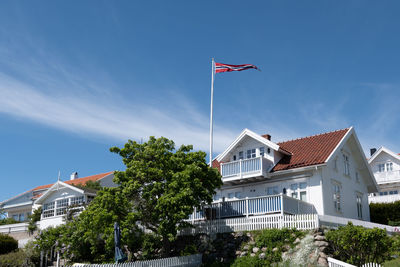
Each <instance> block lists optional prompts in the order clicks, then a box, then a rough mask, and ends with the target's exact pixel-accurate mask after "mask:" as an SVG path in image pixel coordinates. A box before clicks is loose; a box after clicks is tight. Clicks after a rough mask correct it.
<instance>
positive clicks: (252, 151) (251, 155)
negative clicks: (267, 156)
mask: <svg viewBox="0 0 400 267" xmlns="http://www.w3.org/2000/svg"><path fill="white" fill-rule="evenodd" d="M255 157H256V149H255V148H253V149H249V150H247V158H248V159H251V158H255Z"/></svg>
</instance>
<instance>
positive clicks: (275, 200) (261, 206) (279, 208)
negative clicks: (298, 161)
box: [189, 193, 316, 221]
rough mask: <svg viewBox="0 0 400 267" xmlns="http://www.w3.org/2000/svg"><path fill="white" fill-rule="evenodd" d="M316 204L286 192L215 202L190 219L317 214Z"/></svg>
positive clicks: (197, 211)
mask: <svg viewBox="0 0 400 267" xmlns="http://www.w3.org/2000/svg"><path fill="white" fill-rule="evenodd" d="M315 213H316V210H315V208H314V205H312V204H310V203H308V202H305V201H302V200H299V199H296V198H292V197H289V196H286V195H284V194H282V193H281V194H279V195H272V196H263V197H254V198H244V199H238V200H228V201H220V202H214V203H212V204H211V205H208V206H204V207H203V208H202V210H196V209H195V210H194V212H193V214H191V215H190V216H189V220H190V221H197V220H205V219H208V220H210V219H211V220H212V219H223V218H231V217H249V216H255V215H265V214H281V215H284V214H291V215H294V214H315Z"/></svg>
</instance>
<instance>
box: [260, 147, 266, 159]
mask: <svg viewBox="0 0 400 267" xmlns="http://www.w3.org/2000/svg"><path fill="white" fill-rule="evenodd" d="M264 153H265V148H264V147H260V156H261V157H264Z"/></svg>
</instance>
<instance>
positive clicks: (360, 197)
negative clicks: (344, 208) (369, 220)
mask: <svg viewBox="0 0 400 267" xmlns="http://www.w3.org/2000/svg"><path fill="white" fill-rule="evenodd" d="M362 200H363V194H362V193H360V192H356V205H357V217H358V218H359V219H362V218H363V211H362V208H363V206H362Z"/></svg>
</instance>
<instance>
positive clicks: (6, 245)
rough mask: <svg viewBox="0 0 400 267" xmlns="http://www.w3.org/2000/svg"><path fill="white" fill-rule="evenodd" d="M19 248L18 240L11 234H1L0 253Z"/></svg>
mask: <svg viewBox="0 0 400 267" xmlns="http://www.w3.org/2000/svg"><path fill="white" fill-rule="evenodd" d="M17 248H18V241H17V240H15V239H14V238H12V237H11V236H8V235H5V234H0V254H6V253H9V252H11V251H14V250H16V249H17Z"/></svg>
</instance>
